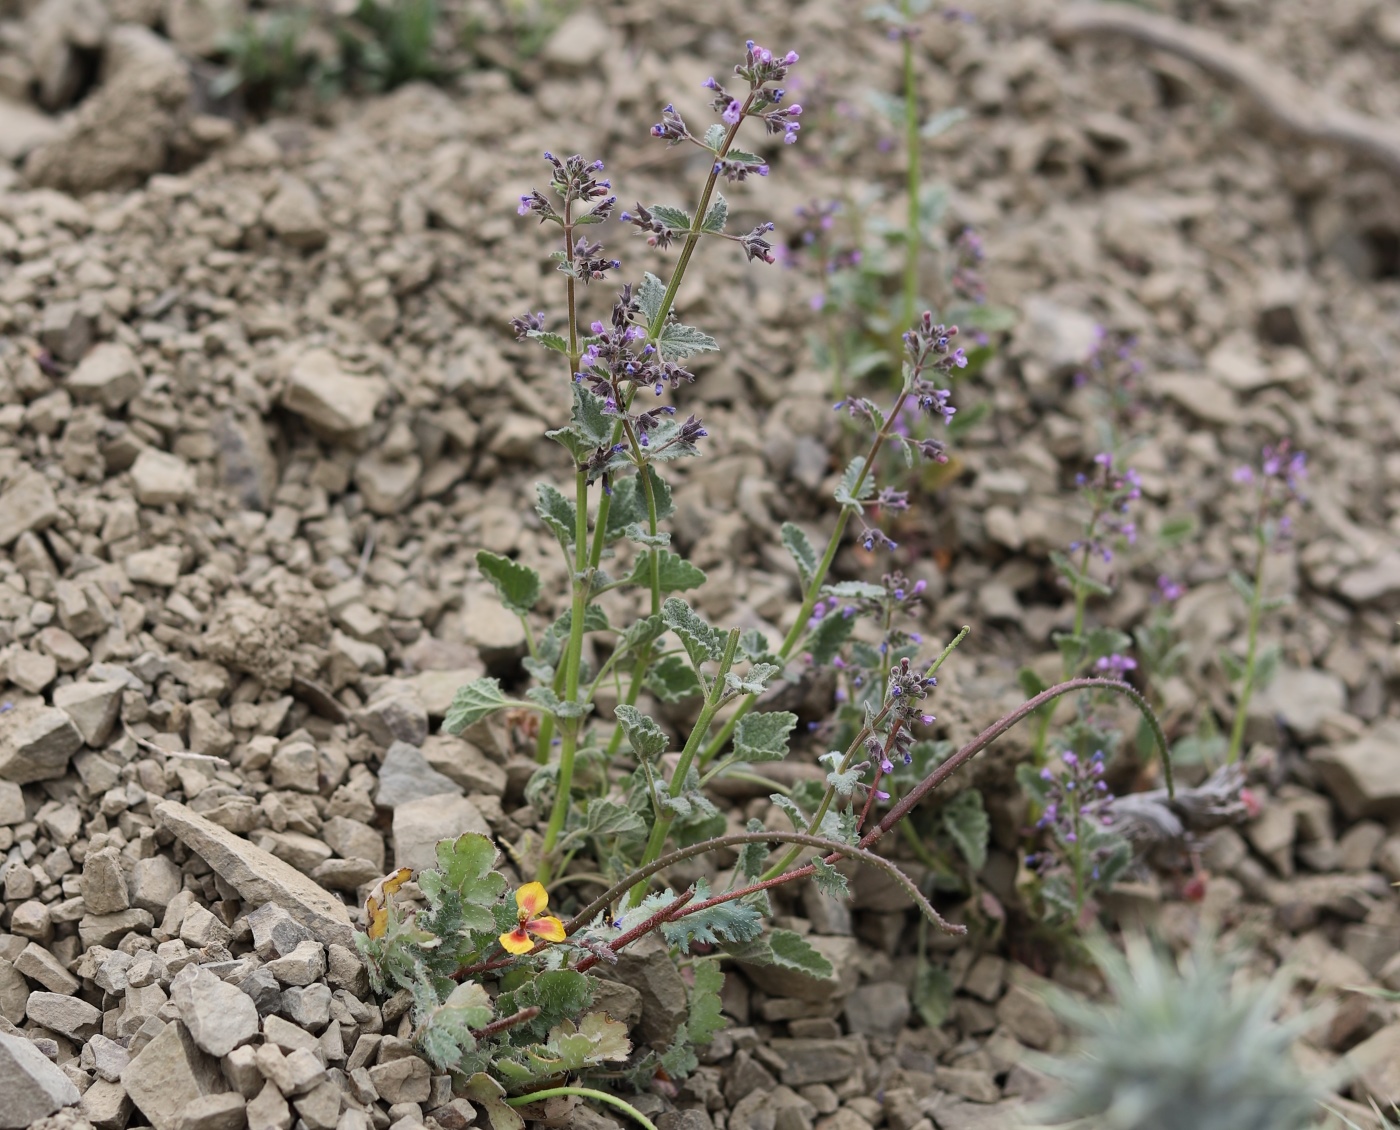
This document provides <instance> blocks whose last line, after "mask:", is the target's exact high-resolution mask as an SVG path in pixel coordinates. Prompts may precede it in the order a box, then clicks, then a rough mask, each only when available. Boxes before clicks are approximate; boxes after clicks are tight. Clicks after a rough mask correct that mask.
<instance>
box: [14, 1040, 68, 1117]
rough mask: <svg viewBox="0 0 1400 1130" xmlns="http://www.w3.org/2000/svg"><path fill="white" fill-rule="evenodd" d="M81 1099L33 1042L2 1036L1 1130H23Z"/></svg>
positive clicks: (66, 1079)
mask: <svg viewBox="0 0 1400 1130" xmlns="http://www.w3.org/2000/svg"><path fill="white" fill-rule="evenodd" d="M81 1097H82V1096H81V1095H79V1094H78V1088H77V1087H75V1086H73V1083H72V1081H71V1080H70V1079H69V1078H68V1076H66V1075H64V1074H63V1072H62V1071H60V1070H59V1069H58V1068H57V1067H55V1066H54V1065H53V1064H52V1063H50V1062H49V1061H48V1059H46V1058H45V1056H44V1053H43V1052H41V1051H40V1050H39V1049H38V1048H37V1047H35V1046H34V1045H33V1044H32V1043H30V1041H28V1040H26V1039H24V1038H23V1037H22V1036H10V1035H7V1034H5V1033H4V1032H0V1128H4V1130H22V1128H23V1127H26V1126H29V1125H30V1124H32V1123H35V1122H38V1121H39V1119H41V1118H47V1117H48V1116H49V1115H50V1114H53V1112H54V1111H56V1110H58V1109H59V1108H60V1107H65V1106H73V1105H74V1104H75V1103H77V1102H78V1101H79V1100H80V1099H81Z"/></svg>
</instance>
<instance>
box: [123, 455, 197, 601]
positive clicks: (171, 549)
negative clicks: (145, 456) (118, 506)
mask: <svg viewBox="0 0 1400 1130" xmlns="http://www.w3.org/2000/svg"><path fill="white" fill-rule="evenodd" d="M139 462H140V461H139V460H138V463H139ZM184 556H185V554H184V551H183V550H182V549H181V548H180V547H179V546H178V545H157V546H152V547H151V548H150V549H140V550H137V551H136V552H135V553H132V554H128V555H127V556H126V557H124V558H122V568H123V569H124V570H125V571H126V576H127V579H128V580H130V581H133V582H134V583H136V584H139V585H154V586H156V587H157V588H163V589H169V588H174V587H175V582H177V581H178V580H179V579H180V565H181V564H182V563H183V561H184Z"/></svg>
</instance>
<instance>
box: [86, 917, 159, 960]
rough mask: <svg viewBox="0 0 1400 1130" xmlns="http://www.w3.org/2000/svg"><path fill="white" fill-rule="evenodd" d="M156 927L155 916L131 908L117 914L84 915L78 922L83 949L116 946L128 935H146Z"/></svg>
mask: <svg viewBox="0 0 1400 1130" xmlns="http://www.w3.org/2000/svg"><path fill="white" fill-rule="evenodd" d="M154 925H155V918H154V916H153V915H152V914H151V913H150V912H149V911H146V910H139V909H137V908H136V907H134V906H133V907H131V908H129V909H127V910H119V911H117V913H115V914H84V915H83V916H82V918H81V919H79V921H78V939H79V940H80V941H81V942H82V944H83V948H84V949H86V948H87V947H88V946H109V947H110V946H115V945H117V944H118V943H119V942H120V941H121V940H122V939H123V938H124V937H126V936H127V935H128V934H130V933H133V932H136V933H142V934H146V933H149V932H150V930H151V928H152V927H153V926H154Z"/></svg>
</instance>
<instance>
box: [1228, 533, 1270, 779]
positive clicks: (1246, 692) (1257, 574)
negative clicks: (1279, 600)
mask: <svg viewBox="0 0 1400 1130" xmlns="http://www.w3.org/2000/svg"><path fill="white" fill-rule="evenodd" d="M1265 549H1266V547H1265V544H1264V539H1263V538H1260V539H1259V549H1258V551H1257V552H1256V554H1255V556H1254V598H1253V599H1252V600H1251V601H1250V602H1249V642H1248V645H1247V647H1246V650H1245V656H1244V683H1243V685H1242V686H1241V687H1240V700H1239V703H1238V704H1237V705H1236V706H1235V723H1234V725H1233V726H1232V727H1231V728H1230V748H1229V749H1228V750H1227V751H1226V754H1225V764H1226V765H1233V764H1234V763H1235V762H1236V761H1237V760H1239V756H1240V752H1241V751H1242V750H1243V748H1244V728H1245V724H1246V723H1247V722H1248V721H1249V700H1250V699H1251V698H1252V697H1253V696H1254V673H1255V672H1254V668H1255V661H1256V660H1257V659H1258V653H1259V621H1260V620H1261V619H1262V618H1263V612H1264V561H1265V559H1266V554H1265Z"/></svg>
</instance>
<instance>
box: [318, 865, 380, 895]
mask: <svg viewBox="0 0 1400 1130" xmlns="http://www.w3.org/2000/svg"><path fill="white" fill-rule="evenodd" d="M383 873H384V868H383V867H376V866H375V865H374V864H373V863H371V862H370V861H369V860H368V859H327V860H326V861H325V862H324V863H318V864H317V865H316V866H315V867H313V868H312V869H311V877H312V878H313V879H315V880H316V882H318V883H320V884H321V886H323V887H328V888H330V889H331V890H333V891H357V890H359V889H360V888H361V887H363V886H364V885H365V884H366V883H373V882H374V881H375V880H376V879H377V878H379V876H380V875H382V874H383Z"/></svg>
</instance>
